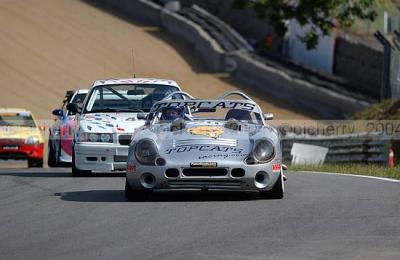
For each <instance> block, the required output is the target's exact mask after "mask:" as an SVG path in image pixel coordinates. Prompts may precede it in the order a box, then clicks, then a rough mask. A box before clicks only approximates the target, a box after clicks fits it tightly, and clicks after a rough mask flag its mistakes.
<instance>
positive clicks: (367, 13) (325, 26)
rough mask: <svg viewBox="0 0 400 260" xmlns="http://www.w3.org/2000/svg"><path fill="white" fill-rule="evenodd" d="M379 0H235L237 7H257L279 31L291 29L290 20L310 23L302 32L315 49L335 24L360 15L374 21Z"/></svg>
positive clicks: (351, 21)
mask: <svg viewBox="0 0 400 260" xmlns="http://www.w3.org/2000/svg"><path fill="white" fill-rule="evenodd" d="M374 3H375V0H235V1H234V6H235V7H237V8H250V9H253V10H254V11H255V12H256V14H257V15H259V16H260V17H262V18H267V19H268V21H269V22H270V23H271V25H272V26H273V27H274V28H275V31H276V33H277V34H278V35H280V36H282V37H283V36H284V35H285V33H286V32H287V23H286V22H287V21H289V20H292V19H296V20H297V22H298V23H299V24H300V25H301V26H305V25H308V26H309V27H307V30H306V33H305V35H299V36H298V37H299V38H300V40H301V41H303V42H304V43H305V44H306V46H307V49H313V48H315V47H316V45H317V44H318V42H319V38H320V37H321V36H326V35H329V34H330V33H331V31H332V29H333V28H334V27H335V26H337V25H338V26H340V27H350V26H352V25H353V24H354V22H355V20H356V19H362V20H370V21H374V19H375V17H376V16H377V13H376V12H375V11H373V10H372V7H373V6H374Z"/></svg>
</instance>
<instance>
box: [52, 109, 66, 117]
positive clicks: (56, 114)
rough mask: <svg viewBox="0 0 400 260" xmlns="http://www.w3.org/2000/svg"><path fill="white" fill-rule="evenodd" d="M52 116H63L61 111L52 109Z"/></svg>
mask: <svg viewBox="0 0 400 260" xmlns="http://www.w3.org/2000/svg"><path fill="white" fill-rule="evenodd" d="M51 113H52V114H53V115H54V116H59V117H62V116H63V115H64V112H63V111H62V109H54V110H53V112H51Z"/></svg>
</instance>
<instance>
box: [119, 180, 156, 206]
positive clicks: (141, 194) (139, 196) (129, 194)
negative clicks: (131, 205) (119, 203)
mask: <svg viewBox="0 0 400 260" xmlns="http://www.w3.org/2000/svg"><path fill="white" fill-rule="evenodd" d="M151 193H152V192H151V191H145V190H134V189H132V187H131V185H130V184H129V182H128V179H125V198H126V199H127V200H128V201H138V200H147V199H148V198H149V197H150V195H151Z"/></svg>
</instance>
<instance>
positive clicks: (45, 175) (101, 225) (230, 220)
mask: <svg viewBox="0 0 400 260" xmlns="http://www.w3.org/2000/svg"><path fill="white" fill-rule="evenodd" d="M288 177H289V180H288V181H287V182H286V197H285V198H284V199H283V200H258V199H257V196H254V195H252V194H238V193H210V192H209V193H201V192H181V193H158V194H155V195H153V196H152V198H151V199H150V200H149V201H139V202H128V201H126V200H125V198H124V191H123V188H124V177H123V175H117V176H115V175H114V176H112V177H109V176H108V175H104V174H101V175H95V176H93V177H82V178H72V177H71V173H70V170H69V169H34V170H32V169H23V168H20V169H1V170H0V223H1V225H0V234H1V235H0V252H1V258H2V259H54V258H57V259H111V258H112V259H148V258H149V259H400V203H399V200H400V184H399V183H392V182H385V181H382V180H371V179H364V178H356V177H348V176H333V175H322V174H311V173H289V174H288Z"/></svg>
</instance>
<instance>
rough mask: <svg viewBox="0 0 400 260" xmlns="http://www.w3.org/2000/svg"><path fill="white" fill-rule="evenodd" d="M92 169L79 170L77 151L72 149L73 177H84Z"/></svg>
mask: <svg viewBox="0 0 400 260" xmlns="http://www.w3.org/2000/svg"><path fill="white" fill-rule="evenodd" d="M91 173H92V171H84V170H79V169H78V168H76V165H75V151H74V149H72V176H73V177H83V176H86V175H90V174H91Z"/></svg>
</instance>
